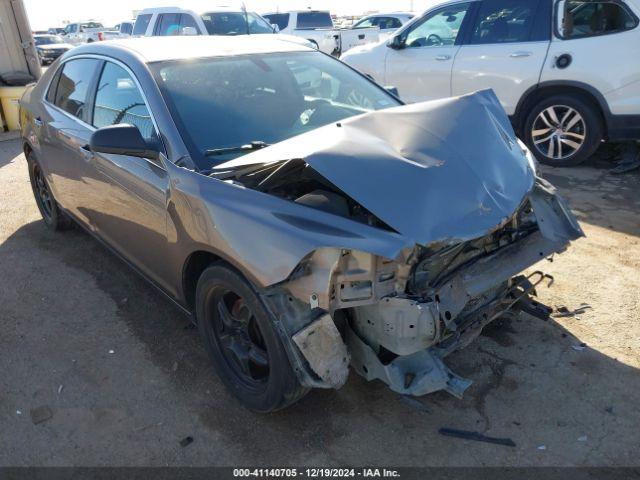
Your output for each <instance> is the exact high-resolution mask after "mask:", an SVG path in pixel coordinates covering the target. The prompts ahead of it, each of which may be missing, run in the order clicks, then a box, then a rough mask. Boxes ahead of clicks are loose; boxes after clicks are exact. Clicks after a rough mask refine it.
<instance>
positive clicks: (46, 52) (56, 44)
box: [33, 34, 73, 65]
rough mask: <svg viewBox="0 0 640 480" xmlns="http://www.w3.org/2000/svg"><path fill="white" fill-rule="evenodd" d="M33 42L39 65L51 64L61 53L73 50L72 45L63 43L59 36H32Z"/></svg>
mask: <svg viewBox="0 0 640 480" xmlns="http://www.w3.org/2000/svg"><path fill="white" fill-rule="evenodd" d="M33 41H34V43H35V44H36V51H37V52H38V58H40V64H41V65H48V64H50V63H52V62H53V61H54V60H55V59H57V58H58V57H59V56H61V55H62V54H63V53H65V52H68V51H69V50H71V49H72V48H73V45H71V44H68V43H65V41H64V40H63V39H62V37H60V36H59V35H49V34H47V35H34V36H33Z"/></svg>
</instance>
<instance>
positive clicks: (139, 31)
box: [133, 13, 153, 35]
mask: <svg viewBox="0 0 640 480" xmlns="http://www.w3.org/2000/svg"><path fill="white" fill-rule="evenodd" d="M152 16H153V15H152V14H150V13H145V14H144V15H138V17H137V18H136V24H135V25H134V26H133V34H134V35H144V34H145V33H147V28H148V27H149V22H150V21H151V17H152Z"/></svg>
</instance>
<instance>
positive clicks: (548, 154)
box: [523, 94, 604, 167]
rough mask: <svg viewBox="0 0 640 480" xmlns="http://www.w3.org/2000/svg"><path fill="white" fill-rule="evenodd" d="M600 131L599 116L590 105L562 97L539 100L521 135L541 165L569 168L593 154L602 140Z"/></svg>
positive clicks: (573, 97)
mask: <svg viewBox="0 0 640 480" xmlns="http://www.w3.org/2000/svg"><path fill="white" fill-rule="evenodd" d="M563 120H564V122H563ZM603 128H604V127H603V122H602V117H601V116H600V112H599V111H598V108H597V107H596V106H595V105H593V103H592V102H590V101H589V100H587V99H585V98H584V97H582V96H580V95H577V94H565V95H553V96H551V97H547V98H544V99H542V100H540V101H539V102H538V103H537V104H536V105H535V106H534V107H533V108H532V109H531V110H530V112H529V114H528V115H527V117H526V120H525V123H524V132H523V133H524V138H525V143H526V144H527V146H528V147H529V149H530V150H531V152H532V153H533V154H534V155H535V157H536V158H537V159H538V161H539V162H540V163H544V164H546V165H550V166H552V167H571V166H575V165H579V164H581V163H583V162H584V161H585V160H587V159H588V158H589V157H590V156H591V155H593V154H594V153H595V151H596V150H597V149H598V147H599V146H600V143H601V142H602V138H603V136H604V131H603ZM551 144H552V145H551Z"/></svg>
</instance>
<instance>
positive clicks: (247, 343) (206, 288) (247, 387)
mask: <svg viewBox="0 0 640 480" xmlns="http://www.w3.org/2000/svg"><path fill="white" fill-rule="evenodd" d="M196 318H197V321H198V328H199V331H200V335H201V337H202V339H203V341H204V344H205V347H206V349H207V351H208V353H209V356H210V358H211V360H212V362H213V364H214V366H215V367H216V370H217V372H218V374H219V376H220V378H221V379H222V381H223V382H224V384H225V385H226V386H227V388H228V389H229V390H230V391H231V393H232V394H233V395H234V396H235V397H236V398H237V399H238V400H240V402H241V403H242V404H243V405H244V406H246V407H247V408H249V409H251V410H254V411H257V412H265V413H266V412H272V411H275V410H280V409H282V408H285V407H287V406H288V405H290V404H292V403H294V402H295V401H297V400H299V399H300V398H302V397H303V396H304V395H305V394H306V393H307V391H308V389H306V388H304V387H302V386H301V385H300V383H299V382H298V379H297V377H296V374H295V372H294V371H293V368H292V367H291V364H290V363H289V359H288V357H287V353H286V351H285V349H284V346H283V345H282V342H281V340H280V337H279V335H278V332H277V331H276V327H275V326H274V322H273V319H272V318H271V314H270V313H269V311H268V310H267V309H266V308H265V306H264V305H263V303H262V301H261V300H260V298H259V297H258V295H257V294H256V293H255V291H254V289H253V287H252V286H251V285H250V284H249V283H248V282H247V281H246V280H245V279H244V278H243V277H242V276H241V275H240V274H239V273H238V272H236V271H235V270H233V269H232V268H229V267H227V266H225V265H223V264H214V265H212V266H211V267H209V268H207V269H206V270H205V271H204V272H203V273H202V275H201V276H200V279H199V280H198V286H197V288H196Z"/></svg>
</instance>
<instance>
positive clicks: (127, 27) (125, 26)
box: [113, 20, 135, 38]
mask: <svg viewBox="0 0 640 480" xmlns="http://www.w3.org/2000/svg"><path fill="white" fill-rule="evenodd" d="M134 24H135V20H132V21H130V22H122V23H119V24H117V25H116V26H115V27H113V30H114V31H116V32H118V34H119V36H120V38H128V37H130V36H131V35H133V25H134Z"/></svg>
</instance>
